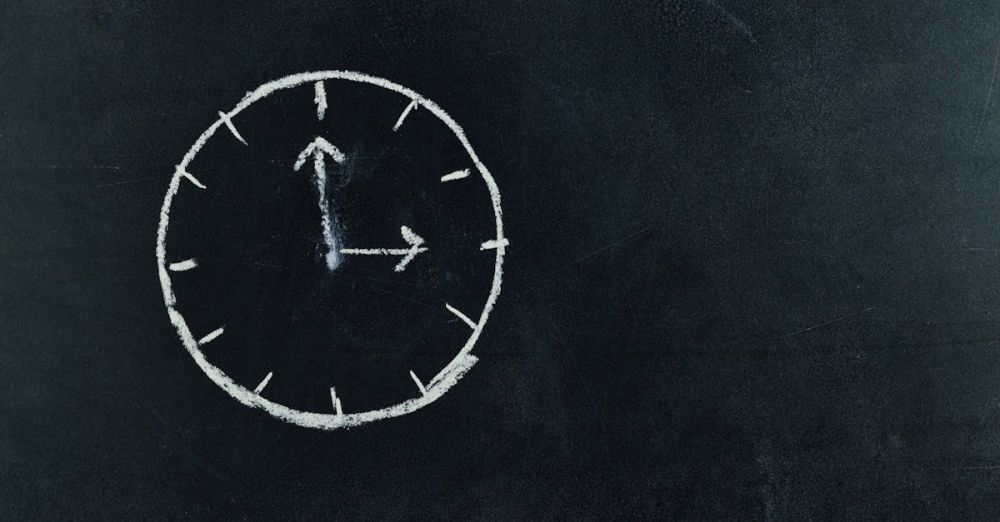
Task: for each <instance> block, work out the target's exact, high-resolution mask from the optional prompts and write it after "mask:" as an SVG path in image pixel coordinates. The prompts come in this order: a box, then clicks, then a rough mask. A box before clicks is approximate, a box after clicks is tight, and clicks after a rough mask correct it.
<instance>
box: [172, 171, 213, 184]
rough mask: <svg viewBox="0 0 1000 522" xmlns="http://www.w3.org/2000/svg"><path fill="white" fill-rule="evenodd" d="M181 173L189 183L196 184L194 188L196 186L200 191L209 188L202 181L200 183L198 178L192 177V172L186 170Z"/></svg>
mask: <svg viewBox="0 0 1000 522" xmlns="http://www.w3.org/2000/svg"><path fill="white" fill-rule="evenodd" d="M179 173H180V175H181V176H184V178H186V179H187V180H188V181H190V182H191V183H194V186H196V187H198V188H200V189H204V188H207V187H206V186H205V184H204V183H202V182H201V181H199V180H198V178H196V177H194V176H192V175H191V173H190V172H188V171H186V170H181V171H179Z"/></svg>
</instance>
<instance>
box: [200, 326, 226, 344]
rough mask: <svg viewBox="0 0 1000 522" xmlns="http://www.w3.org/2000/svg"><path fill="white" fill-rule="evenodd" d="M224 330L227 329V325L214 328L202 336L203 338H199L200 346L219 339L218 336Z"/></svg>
mask: <svg viewBox="0 0 1000 522" xmlns="http://www.w3.org/2000/svg"><path fill="white" fill-rule="evenodd" d="M224 331H226V327H225V326H222V327H219V328H216V329H215V330H212V331H211V332H209V333H208V335H206V336H205V337H202V338H201V339H198V346H204V345H206V344H208V343H210V342H212V341H214V340H216V339H218V337H219V336H220V335H222V332H224Z"/></svg>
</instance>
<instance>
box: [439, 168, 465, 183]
mask: <svg viewBox="0 0 1000 522" xmlns="http://www.w3.org/2000/svg"><path fill="white" fill-rule="evenodd" d="M467 177H469V169H462V170H456V171H455V172H452V173H451V174H445V175H444V176H441V183H447V182H449V181H455V180H456V179H463V178H467Z"/></svg>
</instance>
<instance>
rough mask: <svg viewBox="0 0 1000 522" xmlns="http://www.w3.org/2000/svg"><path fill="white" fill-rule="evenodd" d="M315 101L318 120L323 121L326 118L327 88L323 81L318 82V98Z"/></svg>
mask: <svg viewBox="0 0 1000 522" xmlns="http://www.w3.org/2000/svg"><path fill="white" fill-rule="evenodd" d="M313 101H314V102H316V119H318V120H322V119H323V117H325V116H326V88H325V87H323V82H322V81H318V82H316V97H315V98H313Z"/></svg>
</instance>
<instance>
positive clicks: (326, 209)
mask: <svg viewBox="0 0 1000 522" xmlns="http://www.w3.org/2000/svg"><path fill="white" fill-rule="evenodd" d="M324 155H328V156H330V157H331V158H333V160H334V161H336V162H337V163H343V162H344V160H345V159H346V157H345V156H344V153H342V152H340V149H338V148H337V147H336V146H334V145H333V144H332V143H330V142H329V141H326V139H324V138H323V137H321V136H317V137H316V139H314V140H313V141H312V142H311V143H309V145H307V146H306V148H305V149H303V150H302V152H300V153H299V157H298V159H297V160H296V161H295V165H294V166H293V167H292V168H293V169H294V170H296V171H298V170H299V169H300V168H302V165H304V164H305V162H306V161H307V159H308V158H309V157H310V156H311V157H312V160H313V174H314V179H315V181H316V192H317V195H318V197H319V210H320V215H321V216H322V225H323V240H324V242H325V243H326V249H327V250H326V256H325V257H326V266H327V267H328V268H329V269H330V270H334V269H336V268H337V266H339V265H340V241H339V240H338V237H335V236H334V235H333V216H332V215H331V214H330V203H329V202H328V201H327V200H326V160H325V159H324Z"/></svg>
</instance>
